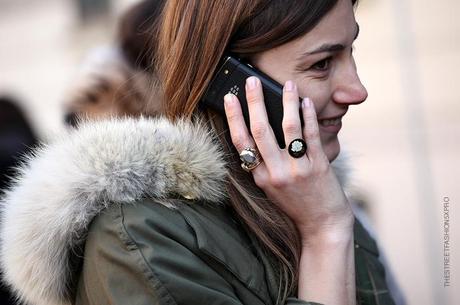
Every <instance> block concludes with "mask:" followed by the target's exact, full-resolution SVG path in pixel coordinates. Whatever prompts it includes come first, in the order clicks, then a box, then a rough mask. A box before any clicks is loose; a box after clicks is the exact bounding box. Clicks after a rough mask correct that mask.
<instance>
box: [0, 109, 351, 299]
mask: <svg viewBox="0 0 460 305" xmlns="http://www.w3.org/2000/svg"><path fill="white" fill-rule="evenodd" d="M204 126H205V125H204V124H203V122H201V121H199V120H198V122H195V123H191V122H190V121H186V120H179V121H177V122H176V123H172V122H170V121H168V120H167V119H165V118H149V119H147V118H137V119H132V118H123V119H115V118H114V119H110V120H105V121H100V122H86V123H83V124H81V125H80V127H79V129H78V130H72V131H69V132H66V133H65V135H63V136H60V137H59V138H58V139H56V140H55V141H53V142H52V143H50V144H46V145H42V146H41V147H40V148H38V149H37V150H35V152H34V153H33V154H32V155H30V156H28V157H27V158H26V159H25V161H24V163H23V165H22V166H21V168H20V169H19V175H18V177H17V178H16V181H15V183H14V185H13V186H12V187H11V188H10V189H9V190H8V191H7V192H6V194H5V196H4V198H3V199H2V200H1V202H0V203H1V216H0V217H1V227H0V229H1V231H0V242H1V248H0V251H1V253H0V267H1V269H2V271H3V277H4V281H5V284H6V285H8V286H9V287H11V289H12V290H13V292H14V293H15V295H16V297H17V299H18V300H20V301H24V302H26V303H29V304H34V305H69V304H70V303H71V296H72V291H71V289H72V283H74V281H75V280H76V279H75V277H76V276H77V275H76V274H73V269H72V262H73V261H75V259H76V257H75V256H77V254H76V252H75V251H74V250H75V249H76V248H77V247H79V246H81V245H82V244H84V241H85V238H86V233H87V230H88V226H89V224H90V222H91V221H92V219H93V218H94V217H95V216H96V215H97V214H98V213H100V212H101V211H102V210H103V209H105V208H107V207H108V206H110V205H112V204H132V203H134V202H136V200H139V199H141V198H154V199H158V200H157V201H158V202H159V203H163V202H164V203H163V204H165V205H167V206H168V207H170V208H174V206H171V205H168V202H169V201H167V200H164V201H163V202H162V200H161V199H167V198H168V197H171V196H173V195H174V196H180V197H183V198H185V199H192V200H191V201H190V202H194V201H195V200H196V201H200V200H204V201H207V202H212V203H216V204H219V203H220V202H224V201H225V199H226V194H225V180H226V176H227V169H226V164H225V161H224V159H225V155H224V152H223V151H222V150H221V148H220V146H219V143H218V141H217V140H216V139H215V137H214V136H213V135H212V133H211V132H209V130H208V129H207V128H206V127H204ZM332 165H333V168H334V170H335V172H336V174H337V176H338V178H339V180H340V182H341V183H342V185H344V183H345V180H346V174H347V172H348V170H347V168H346V164H345V163H344V162H343V157H339V158H337V159H336V160H335V161H334V162H333V163H332Z"/></svg>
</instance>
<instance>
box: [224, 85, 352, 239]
mask: <svg viewBox="0 0 460 305" xmlns="http://www.w3.org/2000/svg"><path fill="white" fill-rule="evenodd" d="M246 97H247V101H248V108H249V116H250V122H251V124H250V129H251V133H252V136H253V137H251V135H250V134H249V132H248V129H247V127H246V124H245V122H244V119H243V115H242V112H241V106H240V103H239V101H238V98H237V97H236V96H235V95H233V94H227V95H226V96H225V112H226V116H227V120H228V124H229V128H230V134H231V138H232V142H233V144H234V145H235V147H236V149H237V150H238V151H239V152H240V151H242V150H243V149H244V148H246V147H252V148H257V149H258V150H259V153H260V155H261V158H262V159H263V162H262V163H261V164H260V165H259V166H257V167H256V168H255V169H253V170H252V171H251V173H252V175H253V178H254V181H255V183H256V185H257V186H258V187H260V188H261V189H262V190H263V191H264V192H265V194H266V195H267V197H268V198H269V199H270V200H271V201H273V202H274V203H275V204H277V205H279V207H280V208H281V209H282V210H283V211H284V212H285V213H286V214H287V215H288V216H289V217H290V218H291V219H292V221H293V222H294V223H295V224H296V226H297V228H298V230H299V233H300V235H301V237H302V239H303V240H307V239H309V238H311V237H312V236H314V237H317V236H320V235H321V236H325V235H330V234H329V233H333V234H334V235H335V236H337V233H339V235H340V234H341V233H342V232H343V233H345V234H349V232H350V230H352V227H353V220H354V217H353V212H352V210H351V207H350V205H349V203H348V201H347V198H346V196H345V194H344V192H343V190H342V188H341V186H340V184H339V182H338V179H337V177H336V176H335V174H334V172H333V170H332V168H331V166H330V163H329V160H328V159H327V156H326V155H325V153H324V151H323V148H322V145H321V140H320V136H319V127H318V122H317V118H316V112H315V108H314V105H313V103H312V102H311V101H310V100H309V99H308V98H305V99H304V100H303V102H302V115H303V119H304V127H303V129H302V127H301V124H300V117H299V95H298V91H297V88H296V86H295V84H294V83H293V82H290V81H288V82H286V85H285V86H284V90H283V108H284V117H283V131H284V136H285V140H286V143H290V142H291V141H292V140H294V139H296V138H303V139H304V140H305V142H306V143H307V146H308V148H307V154H306V155H304V156H302V157H300V158H297V159H296V158H293V157H291V156H290V155H289V153H288V151H287V149H280V148H279V146H278V144H277V142H276V138H275V136H274V134H273V130H272V128H271V126H270V125H269V122H268V119H267V113H266V109H265V104H264V97H263V92H262V85H261V83H260V80H259V79H258V78H256V77H250V78H248V79H247V81H246Z"/></svg>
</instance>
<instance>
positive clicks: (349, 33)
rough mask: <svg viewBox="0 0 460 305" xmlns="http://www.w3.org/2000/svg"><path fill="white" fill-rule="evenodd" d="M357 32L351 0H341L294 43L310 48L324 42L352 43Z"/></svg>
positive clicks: (304, 48)
mask: <svg viewBox="0 0 460 305" xmlns="http://www.w3.org/2000/svg"><path fill="white" fill-rule="evenodd" d="M355 34H356V19H355V15H354V11H353V5H352V3H351V1H350V0H339V1H337V4H336V5H335V6H334V7H333V8H332V10H331V11H329V12H328V13H327V14H326V15H325V16H324V17H323V18H322V19H321V20H320V22H319V23H318V24H317V25H316V26H315V27H314V28H313V29H312V30H311V31H309V32H308V33H306V34H305V35H303V36H301V37H300V38H298V39H297V40H295V41H293V45H296V46H298V47H301V48H303V50H308V49H310V48H311V47H312V46H317V45H321V44H323V43H342V44H344V45H347V44H351V43H352V42H353V39H354V38H355Z"/></svg>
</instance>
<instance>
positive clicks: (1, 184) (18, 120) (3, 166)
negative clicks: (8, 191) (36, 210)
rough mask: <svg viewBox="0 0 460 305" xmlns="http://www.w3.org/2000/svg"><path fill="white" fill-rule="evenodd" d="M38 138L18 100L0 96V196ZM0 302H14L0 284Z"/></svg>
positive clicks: (3, 303) (7, 290)
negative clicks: (20, 161)
mask: <svg viewBox="0 0 460 305" xmlns="http://www.w3.org/2000/svg"><path fill="white" fill-rule="evenodd" d="M37 142H38V140H37V137H36V136H35V132H34V131H33V130H32V127H31V125H30V123H29V121H28V119H27V117H26V116H25V114H24V112H23V111H22V109H21V108H20V107H19V104H18V102H17V101H16V100H15V99H14V98H12V97H9V96H0V196H2V195H3V190H4V189H5V188H6V187H7V186H9V185H10V183H11V178H12V177H13V176H14V172H15V167H16V166H18V165H19V159H20V157H21V156H23V155H24V154H25V153H26V152H28V151H30V149H32V147H34V146H35V145H36V144H37ZM0 304H2V305H9V304H11V305H12V304H15V302H14V301H13V298H12V294H11V292H10V291H9V289H7V287H3V286H0Z"/></svg>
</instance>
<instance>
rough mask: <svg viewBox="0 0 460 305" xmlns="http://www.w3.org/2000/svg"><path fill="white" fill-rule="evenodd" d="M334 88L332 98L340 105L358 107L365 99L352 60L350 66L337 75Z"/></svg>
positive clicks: (365, 92) (362, 86) (363, 90)
mask: <svg viewBox="0 0 460 305" xmlns="http://www.w3.org/2000/svg"><path fill="white" fill-rule="evenodd" d="M337 79H338V81H337V85H336V88H335V90H334V93H333V96H332V98H333V99H334V101H335V102H337V103H340V104H350V105H358V104H361V103H362V102H364V101H365V100H366V99H367V96H368V94H367V90H366V88H365V87H364V85H363V84H362V83H361V80H360V79H359V76H358V73H357V71H356V65H355V63H354V60H352V63H351V65H349V66H348V67H347V68H346V69H344V71H343V73H339V75H338V78H337Z"/></svg>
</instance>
